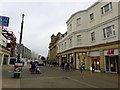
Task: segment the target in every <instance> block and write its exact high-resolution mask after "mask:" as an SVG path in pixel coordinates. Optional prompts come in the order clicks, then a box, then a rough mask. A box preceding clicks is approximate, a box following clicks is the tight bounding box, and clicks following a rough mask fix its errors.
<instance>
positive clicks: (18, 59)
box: [17, 14, 25, 62]
mask: <svg viewBox="0 0 120 90" xmlns="http://www.w3.org/2000/svg"><path fill="white" fill-rule="evenodd" d="M24 16H25V15H24V14H22V22H21V32H20V40H19V45H21V43H22V33H23V23H24ZM20 53H21V50H20V52H19V53H18V57H17V62H20Z"/></svg>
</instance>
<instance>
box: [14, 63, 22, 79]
mask: <svg viewBox="0 0 120 90" xmlns="http://www.w3.org/2000/svg"><path fill="white" fill-rule="evenodd" d="M22 66H23V64H22V63H15V64H14V76H13V77H14V78H20V75H21V71H22Z"/></svg>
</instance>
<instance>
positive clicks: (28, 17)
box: [0, 0, 94, 55]
mask: <svg viewBox="0 0 120 90" xmlns="http://www.w3.org/2000/svg"><path fill="white" fill-rule="evenodd" d="M6 1H7V0H4V2H3V3H2V13H1V14H2V15H5V16H9V17H10V25H9V28H10V29H11V30H13V32H14V33H15V35H16V37H17V42H19V36H20V35H19V33H18V31H19V32H20V29H21V18H22V14H23V13H24V14H25V18H24V25H23V40H22V43H23V44H24V45H25V46H26V47H28V48H29V49H31V50H32V51H35V52H37V53H38V54H42V55H47V54H48V46H49V43H50V37H51V35H52V34H55V35H56V34H57V33H58V32H61V33H65V32H66V31H67V27H66V21H67V20H68V19H69V18H70V16H71V15H72V14H74V13H75V12H77V11H80V10H83V9H86V8H88V7H89V6H90V5H91V4H93V3H94V2H75V1H73V0H69V2H68V0H67V1H65V2H64V1H63V0H58V1H57V0H55V1H47V2H44V1H43V0H42V1H39V2H36V0H34V2H33V0H32V2H24V1H26V0H24V1H23V0H21V1H20V2H6ZM10 1H11V0H10ZM45 1H46V0H45ZM81 1H83V0H81ZM84 1H85V0H84ZM3 5H4V7H3ZM0 6H1V5H0Z"/></svg>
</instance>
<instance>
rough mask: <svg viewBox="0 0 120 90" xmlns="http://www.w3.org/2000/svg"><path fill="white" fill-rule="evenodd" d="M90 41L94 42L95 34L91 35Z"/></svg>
mask: <svg viewBox="0 0 120 90" xmlns="http://www.w3.org/2000/svg"><path fill="white" fill-rule="evenodd" d="M91 41H95V32H92V33H91Z"/></svg>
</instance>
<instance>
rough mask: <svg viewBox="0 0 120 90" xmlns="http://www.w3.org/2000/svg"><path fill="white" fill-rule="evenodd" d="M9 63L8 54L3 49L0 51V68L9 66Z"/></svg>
mask: <svg viewBox="0 0 120 90" xmlns="http://www.w3.org/2000/svg"><path fill="white" fill-rule="evenodd" d="M9 62H10V52H9V51H7V50H5V49H2V48H1V49H0V66H2V65H9Z"/></svg>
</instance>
